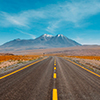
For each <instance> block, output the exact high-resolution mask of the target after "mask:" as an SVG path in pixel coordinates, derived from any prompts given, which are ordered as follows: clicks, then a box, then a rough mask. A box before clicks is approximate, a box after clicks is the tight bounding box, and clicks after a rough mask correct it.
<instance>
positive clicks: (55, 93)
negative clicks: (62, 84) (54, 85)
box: [52, 89, 58, 100]
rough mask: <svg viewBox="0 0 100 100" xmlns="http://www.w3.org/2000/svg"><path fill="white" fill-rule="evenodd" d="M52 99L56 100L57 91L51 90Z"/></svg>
mask: <svg viewBox="0 0 100 100" xmlns="http://www.w3.org/2000/svg"><path fill="white" fill-rule="evenodd" d="M52 98H53V100H58V95H57V89H53V95H52Z"/></svg>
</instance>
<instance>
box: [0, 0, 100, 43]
mask: <svg viewBox="0 0 100 100" xmlns="http://www.w3.org/2000/svg"><path fill="white" fill-rule="evenodd" d="M42 34H50V35H57V34H63V35H65V36H66V37H68V38H70V39H73V40H75V41H77V42H79V43H81V44H91V45H92V44H98V45H100V0H0V45H2V44H3V43H5V42H7V41H10V40H13V39H16V38H20V39H32V38H33V39H34V38H36V37H38V36H40V35H42Z"/></svg>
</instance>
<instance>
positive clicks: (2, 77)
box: [0, 58, 46, 79]
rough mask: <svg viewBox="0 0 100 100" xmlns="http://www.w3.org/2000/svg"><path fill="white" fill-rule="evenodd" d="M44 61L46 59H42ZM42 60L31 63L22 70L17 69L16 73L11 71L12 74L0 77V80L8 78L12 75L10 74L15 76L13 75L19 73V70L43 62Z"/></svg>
mask: <svg viewBox="0 0 100 100" xmlns="http://www.w3.org/2000/svg"><path fill="white" fill-rule="evenodd" d="M44 59H46V58H44ZM44 59H41V60H38V61H36V62H33V63H31V64H29V65H27V66H25V67H22V68H20V69H18V70H16V71H13V72H11V73H9V74H7V75H4V76H1V77H0V79H3V78H6V77H8V76H10V75H12V74H15V73H17V72H19V71H21V70H23V69H25V68H27V67H30V66H31V65H34V64H36V63H38V62H40V61H42V60H44Z"/></svg>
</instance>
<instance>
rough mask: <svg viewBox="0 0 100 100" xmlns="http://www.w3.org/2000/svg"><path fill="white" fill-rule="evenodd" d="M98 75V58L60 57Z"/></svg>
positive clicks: (99, 66) (99, 59) (99, 61)
mask: <svg viewBox="0 0 100 100" xmlns="http://www.w3.org/2000/svg"><path fill="white" fill-rule="evenodd" d="M62 57H65V58H68V59H70V60H72V61H74V62H76V63H78V64H80V65H82V66H84V67H87V68H89V69H90V70H92V71H95V72H97V73H99V74H100V56H62Z"/></svg>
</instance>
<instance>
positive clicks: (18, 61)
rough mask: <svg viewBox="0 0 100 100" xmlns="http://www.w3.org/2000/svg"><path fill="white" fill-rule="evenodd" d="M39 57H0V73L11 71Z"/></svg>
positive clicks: (39, 56)
mask: <svg viewBox="0 0 100 100" xmlns="http://www.w3.org/2000/svg"><path fill="white" fill-rule="evenodd" d="M41 57H42V56H41V55H0V72H3V71H7V70H9V69H13V68H15V67H18V66H20V65H23V64H26V63H28V62H30V61H33V60H36V59H39V58H41Z"/></svg>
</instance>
